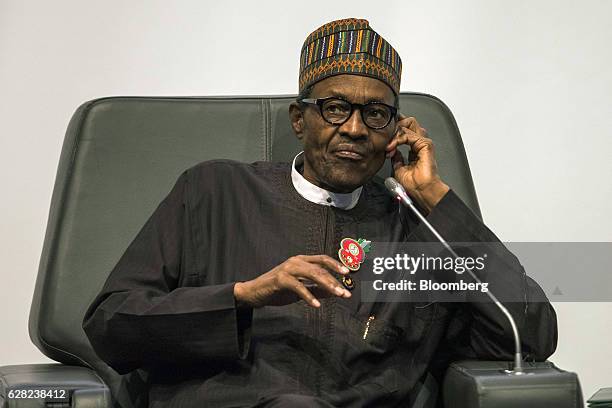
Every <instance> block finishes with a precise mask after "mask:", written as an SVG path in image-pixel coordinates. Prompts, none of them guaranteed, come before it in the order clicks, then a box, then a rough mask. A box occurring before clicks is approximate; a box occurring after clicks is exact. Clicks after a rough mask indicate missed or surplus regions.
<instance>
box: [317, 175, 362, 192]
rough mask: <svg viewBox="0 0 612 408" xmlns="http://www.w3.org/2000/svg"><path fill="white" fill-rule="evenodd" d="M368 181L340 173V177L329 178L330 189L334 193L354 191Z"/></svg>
mask: <svg viewBox="0 0 612 408" xmlns="http://www.w3.org/2000/svg"><path fill="white" fill-rule="evenodd" d="M366 182H367V179H356V178H354V177H345V175H339V176H338V177H331V178H330V179H329V180H327V183H326V184H327V185H328V186H329V188H328V189H329V190H330V191H332V192H334V193H343V194H346V193H352V192H353V191H355V190H356V189H358V188H359V187H361V186H363V185H364V184H365V183H366Z"/></svg>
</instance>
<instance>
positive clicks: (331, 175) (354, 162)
mask: <svg viewBox="0 0 612 408" xmlns="http://www.w3.org/2000/svg"><path fill="white" fill-rule="evenodd" d="M330 96H334V97H339V98H341V99H344V100H346V101H348V102H351V103H360V104H366V103H368V102H382V103H385V104H387V105H391V106H393V105H394V102H395V95H394V94H393V91H391V88H389V87H388V86H387V85H386V84H385V83H384V82H382V81H380V80H378V79H374V78H370V77H364V76H358V75H336V76H333V77H329V78H325V79H323V80H321V81H319V82H317V83H316V84H315V85H314V87H313V89H312V92H311V95H310V98H313V99H314V98H327V97H330ZM290 113H291V121H292V126H293V128H294V130H295V132H296V135H297V137H298V138H299V139H300V140H301V141H302V143H303V145H304V178H306V180H308V181H310V182H311V183H313V184H315V185H317V186H319V187H321V188H324V189H326V190H329V191H333V192H337V193H348V192H351V191H353V190H355V189H356V188H357V187H359V186H361V185H363V184H364V183H365V182H367V181H368V180H369V179H370V178H371V177H373V176H374V175H375V174H376V173H377V172H378V170H379V169H380V168H381V166H382V165H383V163H384V161H385V153H386V152H385V147H386V146H387V144H388V143H389V142H390V141H391V139H392V137H393V135H394V134H395V127H396V121H395V118H394V119H393V120H391V122H390V123H389V124H388V125H387V126H386V127H385V128H383V129H371V128H369V127H367V126H366V124H365V123H363V120H362V117H361V113H360V111H359V109H355V110H354V111H353V113H352V115H351V117H350V118H349V119H348V120H347V121H346V122H344V123H343V124H341V125H332V124H330V123H328V122H326V121H325V119H323V117H321V114H320V110H319V107H318V106H316V105H305V106H302V107H298V106H297V105H294V106H292V107H291V110H290Z"/></svg>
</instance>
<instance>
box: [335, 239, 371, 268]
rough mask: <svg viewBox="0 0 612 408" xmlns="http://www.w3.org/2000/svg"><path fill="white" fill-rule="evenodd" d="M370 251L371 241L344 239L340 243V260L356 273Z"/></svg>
mask: <svg viewBox="0 0 612 408" xmlns="http://www.w3.org/2000/svg"><path fill="white" fill-rule="evenodd" d="M369 249H370V241H366V240H365V239H363V238H360V239H353V238H344V239H343V240H342V241H340V249H339V250H338V258H339V259H340V262H342V264H343V265H344V266H346V267H347V268H349V269H350V270H351V271H353V272H355V271H357V270H359V268H360V267H361V264H362V263H363V261H364V260H365V254H366V252H368V251H369Z"/></svg>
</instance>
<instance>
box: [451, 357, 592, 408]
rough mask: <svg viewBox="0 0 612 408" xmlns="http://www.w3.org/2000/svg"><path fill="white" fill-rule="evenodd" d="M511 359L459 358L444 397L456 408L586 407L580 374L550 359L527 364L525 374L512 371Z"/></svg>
mask: <svg viewBox="0 0 612 408" xmlns="http://www.w3.org/2000/svg"><path fill="white" fill-rule="evenodd" d="M511 366H512V362H509V361H476V360H469V361H458V362H454V363H452V364H451V365H450V366H449V368H448V370H447V371H446V374H445V376H444V382H443V385H442V397H443V399H444V406H445V407H453V408H489V407H495V408H507V407H530V408H540V407H544V408H548V407H555V408H582V407H583V401H582V391H581V388H580V383H579V381H578V376H577V375H576V373H572V372H569V371H564V370H561V369H560V368H558V367H556V366H555V365H554V364H553V363H551V362H550V361H543V362H534V363H527V362H526V363H524V367H523V368H524V374H522V375H513V374H508V373H507V372H505V370H507V369H509V368H511Z"/></svg>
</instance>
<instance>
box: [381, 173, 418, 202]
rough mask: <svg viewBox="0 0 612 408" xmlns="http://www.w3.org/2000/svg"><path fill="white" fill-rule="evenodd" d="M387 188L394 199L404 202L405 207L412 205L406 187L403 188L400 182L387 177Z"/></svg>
mask: <svg viewBox="0 0 612 408" xmlns="http://www.w3.org/2000/svg"><path fill="white" fill-rule="evenodd" d="M385 187H387V190H389V192H390V193H391V195H392V196H393V197H394V198H396V199H398V200H400V201H401V202H403V203H404V205H411V204H412V200H411V199H410V197H408V193H406V189H405V188H404V186H402V185H401V184H400V182H399V181H397V180H396V179H394V178H393V177H387V178H386V179H385Z"/></svg>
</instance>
